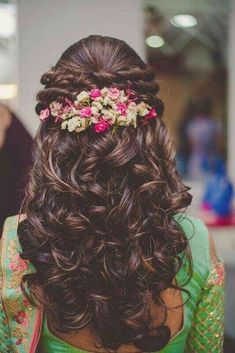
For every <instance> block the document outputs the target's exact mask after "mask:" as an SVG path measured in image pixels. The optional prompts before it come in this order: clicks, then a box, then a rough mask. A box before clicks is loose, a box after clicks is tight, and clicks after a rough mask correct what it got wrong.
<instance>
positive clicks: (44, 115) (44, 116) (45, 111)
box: [39, 108, 50, 120]
mask: <svg viewBox="0 0 235 353" xmlns="http://www.w3.org/2000/svg"><path fill="white" fill-rule="evenodd" d="M49 116H50V110H49V109H48V108H46V109H43V110H41V111H40V115H39V119H40V120H45V119H47V118H48V117H49Z"/></svg>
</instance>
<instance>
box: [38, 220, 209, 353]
mask: <svg viewBox="0 0 235 353" xmlns="http://www.w3.org/2000/svg"><path fill="white" fill-rule="evenodd" d="M175 220H176V221H177V222H178V224H179V225H180V227H181V228H182V229H183V231H184V233H185V235H186V237H187V239H188V240H189V246H190V250H191V254H192V265H193V276H192V278H191V280H190V281H189V282H188V283H187V284H185V280H186V278H187V269H188V267H187V265H188V261H187V259H184V266H183V267H182V268H181V270H180V271H179V272H178V274H177V276H176V281H177V283H178V284H179V285H182V284H184V285H183V288H184V289H186V290H188V291H189V293H190V298H188V295H187V293H186V292H184V291H182V299H183V302H185V303H186V304H185V305H184V318H183V325H182V329H181V330H180V331H179V332H178V333H177V334H176V335H175V336H174V337H172V338H171V340H170V341H169V343H168V344H167V346H166V347H165V348H164V349H163V350H161V353H182V352H184V351H185V346H186V341H187V338H188V336H189V333H190V329H191V326H192V322H193V318H194V314H195V311H196V308H197V303H198V302H199V300H200V295H201V290H202V288H203V287H204V285H205V282H206V280H207V278H208V275H209V272H210V268H211V263H210V252H209V242H208V230H207V228H206V227H205V225H204V223H203V222H201V221H200V220H198V219H196V218H193V217H189V216H188V215H187V216H186V215H185V214H184V213H179V214H177V215H175ZM40 345H41V346H40V350H39V351H40V353H52V352H57V353H86V352H84V351H83V350H81V349H77V348H75V347H73V346H72V345H70V344H68V343H66V342H65V341H63V340H61V339H59V338H57V337H56V336H54V335H53V334H52V333H51V332H50V331H49V330H48V326H47V322H46V319H45V318H44V320H43V328H42V333H41V340H40Z"/></svg>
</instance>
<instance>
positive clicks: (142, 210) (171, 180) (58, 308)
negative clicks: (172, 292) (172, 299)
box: [18, 35, 191, 352]
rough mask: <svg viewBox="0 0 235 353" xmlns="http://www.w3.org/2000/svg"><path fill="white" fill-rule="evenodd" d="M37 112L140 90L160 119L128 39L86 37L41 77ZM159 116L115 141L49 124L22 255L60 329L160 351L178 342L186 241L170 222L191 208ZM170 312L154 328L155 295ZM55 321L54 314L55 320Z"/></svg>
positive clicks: (22, 227) (154, 89)
mask: <svg viewBox="0 0 235 353" xmlns="http://www.w3.org/2000/svg"><path fill="white" fill-rule="evenodd" d="M41 82H42V84H43V85H44V86H45V88H44V89H43V90H41V91H40V92H39V93H38V95H37V100H38V104H37V106H36V111H37V112H38V113H39V111H40V109H42V108H46V107H47V106H48V105H49V104H50V103H51V102H52V101H53V100H57V101H61V102H63V101H64V99H65V98H68V99H74V97H75V96H76V95H77V93H78V92H80V91H82V90H91V89H93V88H102V87H104V86H106V87H109V86H115V87H117V88H119V89H125V88H127V87H131V89H132V90H133V91H134V92H135V93H136V94H138V95H139V96H140V97H141V98H142V99H143V100H144V101H146V102H148V103H149V104H150V105H151V106H154V107H155V108H156V110H157V112H158V115H159V116H161V115H162V113H163V103H162V101H161V100H160V99H159V98H158V96H157V93H158V85H157V84H156V83H155V81H154V73H153V71H152V70H151V68H149V67H148V66H147V65H146V64H145V63H144V62H143V61H142V60H141V59H140V57H139V56H138V55H137V54H136V52H135V51H134V50H133V49H132V48H130V47H129V46H128V45H127V44H126V43H125V42H123V41H121V40H118V39H114V38H110V37H102V36H95V35H92V36H89V37H87V38H85V39H82V40H80V41H78V42H77V43H75V44H73V45H72V46H70V47H69V48H68V49H67V50H66V51H65V52H64V53H63V54H62V56H61V58H60V59H59V61H58V62H57V64H56V65H55V66H54V67H53V68H52V69H51V70H50V71H48V72H47V73H45V74H44V75H43V76H42V79H41ZM188 190H189V189H188V188H187V187H185V186H184V185H183V184H182V182H181V179H180V177H179V175H178V173H177V170H176V167H175V150H174V147H173V145H172V141H171V139H170V138H169V135H168V132H167V130H166V128H165V125H164V123H163V121H162V120H161V119H153V120H151V121H149V123H148V124H147V125H145V126H138V125H137V127H136V128H134V127H133V126H128V127H124V128H123V127H119V128H118V129H117V131H115V133H114V134H112V133H111V132H107V133H105V134H95V133H93V132H91V131H89V130H86V131H83V132H81V133H78V134H77V133H68V132H66V131H64V130H61V129H60V128H58V126H57V125H56V124H54V123H52V121H51V120H50V119H48V121H46V122H43V123H42V124H41V125H40V127H39V130H38V132H37V135H36V138H35V149H34V164H33V167H32V169H31V172H30V182H29V184H28V188H27V193H26V199H25V203H24V211H25V212H26V214H27V220H25V221H23V222H21V223H20V224H19V228H18V233H19V239H20V243H21V246H22V254H21V257H22V258H24V259H28V260H29V261H30V262H31V263H32V264H33V265H34V267H35V273H32V274H28V275H25V276H24V277H23V281H22V287H23V289H24V291H25V293H26V294H27V295H28V296H29V297H30V299H31V301H32V302H33V303H35V304H36V305H41V304H42V305H43V306H44V310H45V312H46V314H47V315H48V317H49V318H51V320H50V321H51V322H50V325H51V327H53V328H54V329H56V330H57V331H60V332H71V331H76V330H80V329H82V328H84V327H86V326H87V325H89V327H91V329H92V330H93V332H94V333H95V335H96V336H97V338H98V340H99V342H100V345H101V346H102V347H104V348H105V349H107V350H111V351H117V350H118V349H119V347H120V346H121V345H122V344H130V343H131V344H134V345H135V346H136V347H137V348H138V349H140V350H142V351H148V352H151V351H157V350H160V349H162V348H163V347H164V346H165V345H166V344H167V342H168V341H169V339H170V329H169V327H168V326H167V325H166V324H165V319H166V315H167V312H166V306H165V304H164V302H163V300H162V298H161V293H162V291H164V290H165V289H166V288H169V287H174V288H178V290H182V288H181V287H180V286H179V287H177V286H175V285H174V284H173V279H174V278H175V276H176V273H177V272H178V271H179V269H180V268H181V266H182V257H181V256H179V255H180V254H184V255H185V256H186V257H188V258H189V259H190V254H189V253H188V241H187V239H186V237H185V235H184V234H183V231H182V229H181V228H180V227H179V226H178V224H177V223H176V221H175V220H174V218H173V216H174V214H176V213H177V212H178V211H180V210H182V209H184V208H185V207H187V206H188V205H189V204H190V202H191V196H190V195H189V193H188ZM150 293H151V298H152V300H153V301H154V303H156V304H157V305H158V306H159V307H161V308H163V309H164V310H165V318H164V320H163V321H162V323H161V324H160V325H158V326H157V327H152V325H151V322H152V321H151V315H150V311H149V297H150ZM52 318H53V319H52Z"/></svg>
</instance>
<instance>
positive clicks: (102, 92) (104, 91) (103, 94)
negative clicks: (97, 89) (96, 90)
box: [101, 87, 109, 97]
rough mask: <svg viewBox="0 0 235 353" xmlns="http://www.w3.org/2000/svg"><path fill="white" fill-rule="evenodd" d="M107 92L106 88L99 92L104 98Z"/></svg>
mask: <svg viewBox="0 0 235 353" xmlns="http://www.w3.org/2000/svg"><path fill="white" fill-rule="evenodd" d="M108 91H109V90H108V88H107V87H104V88H102V90H101V94H102V96H103V97H105V96H106V95H107V93H108Z"/></svg>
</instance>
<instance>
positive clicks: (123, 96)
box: [118, 90, 128, 103]
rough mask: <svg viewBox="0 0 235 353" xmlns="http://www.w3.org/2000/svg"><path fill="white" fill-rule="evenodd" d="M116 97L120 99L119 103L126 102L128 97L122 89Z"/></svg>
mask: <svg viewBox="0 0 235 353" xmlns="http://www.w3.org/2000/svg"><path fill="white" fill-rule="evenodd" d="M118 99H119V101H120V102H121V103H125V102H127V100H128V97H127V96H125V92H124V91H123V90H122V91H121V92H120V96H119V98H118Z"/></svg>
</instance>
